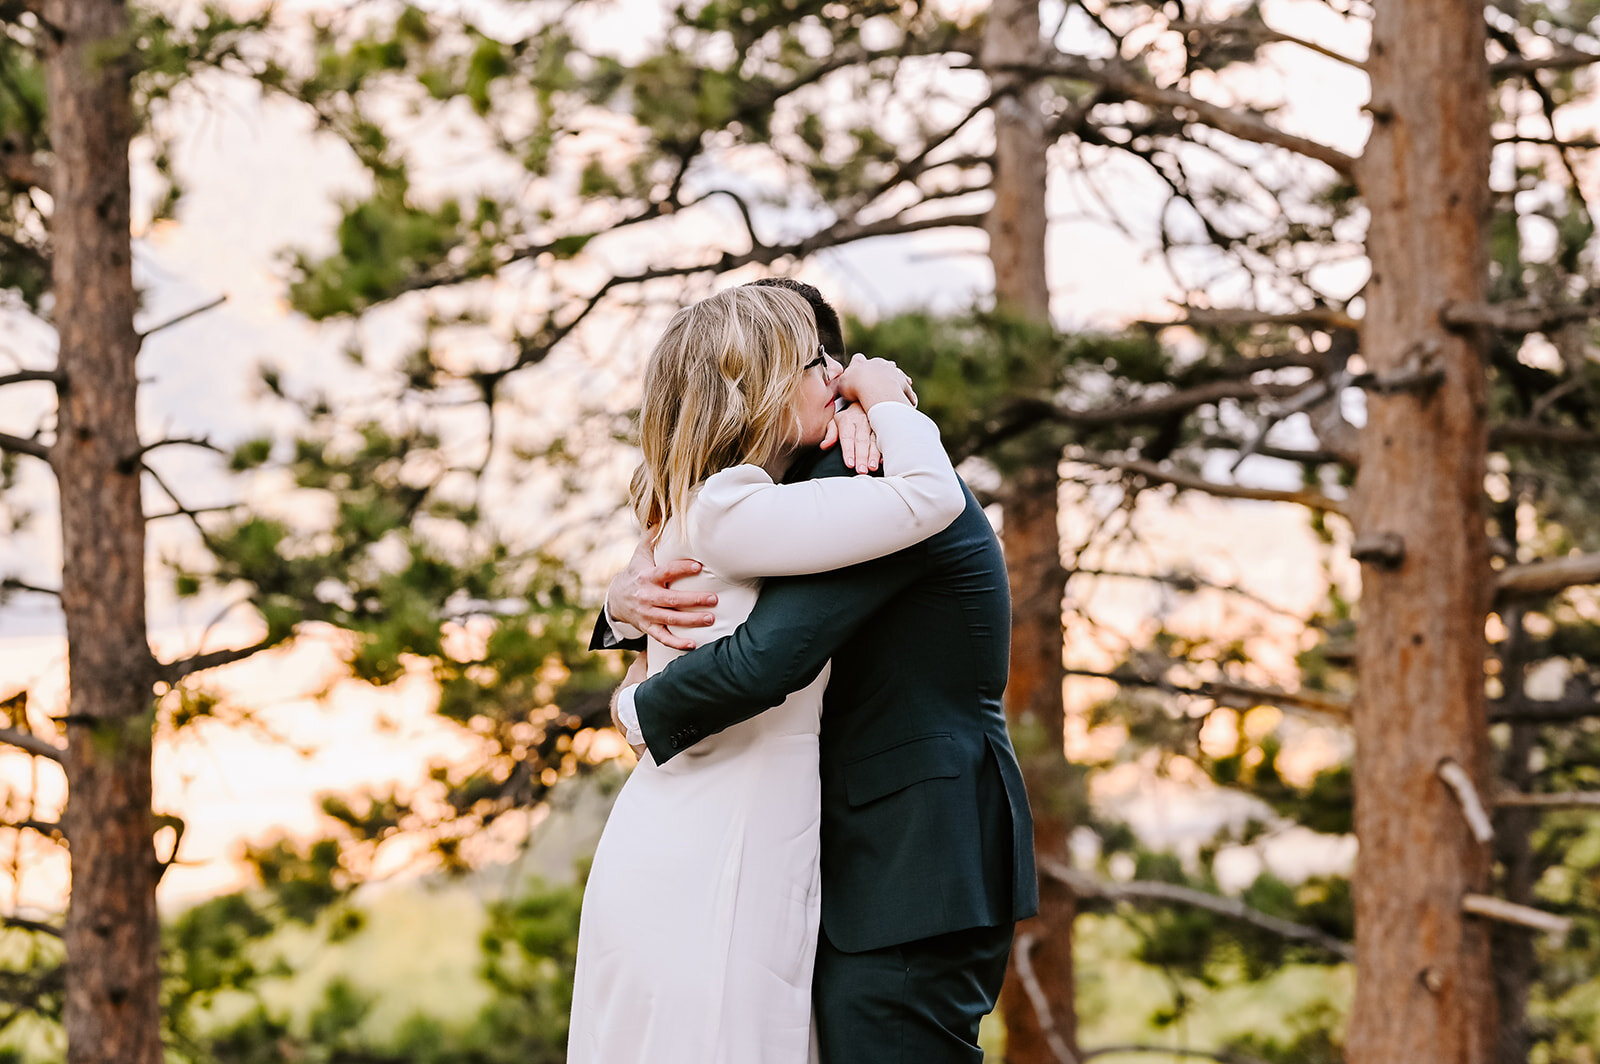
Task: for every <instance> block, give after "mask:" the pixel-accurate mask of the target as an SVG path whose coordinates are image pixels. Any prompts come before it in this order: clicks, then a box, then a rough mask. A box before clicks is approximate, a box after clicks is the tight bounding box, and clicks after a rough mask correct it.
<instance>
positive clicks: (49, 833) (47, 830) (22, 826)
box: [0, 820, 67, 842]
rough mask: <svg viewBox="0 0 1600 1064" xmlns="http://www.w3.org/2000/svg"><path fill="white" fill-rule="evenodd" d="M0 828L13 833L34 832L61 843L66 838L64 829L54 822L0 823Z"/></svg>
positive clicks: (17, 821) (21, 821) (19, 821)
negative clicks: (7, 829)
mask: <svg viewBox="0 0 1600 1064" xmlns="http://www.w3.org/2000/svg"><path fill="white" fill-rule="evenodd" d="M0 828H10V829H11V830H13V831H36V832H38V833H39V834H41V835H43V836H44V837H45V838H47V839H55V840H56V841H58V842H59V841H63V840H65V839H66V837H67V832H66V829H64V828H63V827H62V826H61V825H60V824H58V823H56V822H55V821H54V820H13V821H0Z"/></svg>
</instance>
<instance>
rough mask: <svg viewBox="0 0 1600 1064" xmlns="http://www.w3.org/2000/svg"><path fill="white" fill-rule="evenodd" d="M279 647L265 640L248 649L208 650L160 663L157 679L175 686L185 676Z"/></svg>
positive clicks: (157, 667)
mask: <svg viewBox="0 0 1600 1064" xmlns="http://www.w3.org/2000/svg"><path fill="white" fill-rule="evenodd" d="M277 645H278V644H277V643H273V642H269V641H267V640H265V639H263V640H261V641H260V642H259V643H253V644H251V645H250V646H247V647H231V648H229V649H226V650H208V651H206V652H205V653H204V654H195V655H192V656H190V657H187V658H179V659H177V660H175V661H167V662H160V663H158V664H157V665H156V679H158V680H165V681H166V682H167V683H169V684H175V683H177V682H178V681H179V680H182V679H183V678H184V677H185V676H189V675H192V674H193V673H197V672H204V671H205V670H206V669H215V668H220V667H221V666H223V665H231V664H233V663H234V662H236V661H243V660H244V659H245V658H248V657H250V656H251V655H254V654H259V653H260V652H261V651H263V650H269V649H271V648H272V647H274V646H277Z"/></svg>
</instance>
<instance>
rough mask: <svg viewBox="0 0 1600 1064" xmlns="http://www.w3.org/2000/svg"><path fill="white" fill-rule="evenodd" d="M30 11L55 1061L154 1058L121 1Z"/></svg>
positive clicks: (148, 699)
mask: <svg viewBox="0 0 1600 1064" xmlns="http://www.w3.org/2000/svg"><path fill="white" fill-rule="evenodd" d="M45 18H46V19H47V21H49V22H50V23H51V24H52V25H53V26H54V27H55V28H56V31H57V36H56V40H55V43H54V45H53V46H52V48H51V51H50V55H49V57H48V83H47V87H48V91H49V94H50V96H49V99H50V142H51V146H52V148H53V150H54V152H55V157H56V164H55V183H54V187H53V188H52V190H51V192H52V198H53V200H54V211H53V215H52V219H51V237H52V241H53V246H54V249H55V263H54V275H53V283H54V289H55V309H54V314H53V316H54V320H55V325H56V329H57V332H58V334H59V336H60V368H61V370H62V371H63V372H64V374H65V377H66V386H65V388H64V389H63V394H62V396H61V403H60V415H59V421H58V431H57V442H56V443H55V444H54V446H53V447H52V451H51V464H52V465H53V467H54V469H55V473H56V478H57V481H58V484H59V490H60V499H61V531H62V548H63V551H62V553H63V558H64V568H63V573H62V585H61V605H62V608H63V611H64V612H65V615H66V626H67V640H68V647H69V651H68V653H69V660H68V679H69V683H70V685H71V693H70V696H69V700H68V704H67V742H68V746H67V753H66V757H65V768H66V774H67V790H68V798H67V808H66V814H65V828H66V833H67V838H68V840H69V846H70V849H71V858H72V893H71V899H70V903H69V906H68V909H67V918H66V926H65V932H64V937H65V944H66V951H67V966H68V968H67V971H68V975H67V989H66V1001H65V1026H66V1033H67V1042H68V1049H67V1060H68V1061H69V1064H90V1062H102V1061H104V1062H111V1061H115V1062H116V1064H160V1061H161V1059H162V1050H161V1031H160V1008H159V991H160V985H159V949H160V935H159V925H158V923H157V919H156V903H155V887H156V880H157V865H156V859H155V852H154V846H153V843H152V839H151V816H150V746H151V722H152V717H151V714H152V710H153V699H152V692H151V686H150V680H151V679H153V677H154V668H153V665H154V662H153V659H152V656H151V654H150V648H149V644H148V642H147V639H146V631H145V581H144V551H145V525H144V513H143V509H142V507H141V503H140V495H139V480H140V477H139V461H138V451H139V437H138V430H137V424H136V421H135V416H134V402H135V396H136V394H137V385H136V382H135V378H134V359H135V356H136V355H137V353H138V350H139V339H138V337H137V336H136V335H135V333H134V328H133V314H134V309H135V305H136V304H135V296H134V288H133V276H132V249H131V242H130V235H129V199H130V190H129V183H128V182H129V176H128V144H129V141H130V139H131V137H132V132H133V118H132V108H131V103H130V99H129V78H130V69H131V64H130V61H129V57H128V54H127V51H126V49H127V48H128V47H129V43H128V13H127V11H126V9H125V8H124V5H123V3H122V2H121V0H52V2H50V3H49V4H47V5H46V7H45Z"/></svg>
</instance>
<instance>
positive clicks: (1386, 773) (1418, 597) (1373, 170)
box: [1347, 0, 1495, 1064]
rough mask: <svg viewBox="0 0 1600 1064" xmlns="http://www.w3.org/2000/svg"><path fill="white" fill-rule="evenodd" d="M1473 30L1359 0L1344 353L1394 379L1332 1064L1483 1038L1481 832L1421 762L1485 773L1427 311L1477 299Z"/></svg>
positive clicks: (1380, 1062)
mask: <svg viewBox="0 0 1600 1064" xmlns="http://www.w3.org/2000/svg"><path fill="white" fill-rule="evenodd" d="M1484 35H1485V34H1484V18H1483V10H1482V9H1481V8H1480V7H1475V6H1473V5H1470V4H1459V3H1456V2H1455V0H1407V2H1406V3H1402V4H1378V5H1376V6H1375V16H1374V19H1373V29H1372V49H1371V60H1370V62H1369V63H1368V70H1369V72H1370V75H1371V79H1372V103H1371V105H1370V109H1371V112H1372V117H1373V126H1372V135H1371V138H1370V140H1369V142H1368V145H1367V150H1366V152H1365V154H1364V155H1363V157H1362V160H1361V164H1360V174H1359V176H1360V183H1361V185H1362V187H1363V190H1364V191H1365V193H1366V197H1367V202H1368V204H1369V207H1370V211H1371V230H1370V234H1369V237H1368V242H1367V248H1368V253H1369V255H1370V258H1371V263H1372V281H1371V284H1370V285H1369V286H1368V289H1367V296H1366V298H1367V312H1366V317H1365V322H1364V324H1363V327H1362V354H1363V355H1364V357H1365V358H1366V360H1367V363H1368V365H1369V368H1371V369H1372V370H1374V371H1375V372H1376V373H1377V374H1379V375H1380V376H1383V377H1388V378H1389V381H1388V383H1389V384H1390V385H1391V386H1393V385H1399V386H1400V388H1399V390H1385V391H1384V392H1379V391H1376V390H1374V391H1371V392H1369V394H1368V399H1367V424H1366V428H1365V430H1364V431H1363V432H1362V433H1361V455H1360V457H1361V462H1360V469H1361V471H1360V475H1359V480H1358V483H1357V501H1358V511H1357V515H1356V548H1355V554H1356V556H1357V557H1358V558H1359V559H1360V560H1361V562H1362V568H1361V573H1362V589H1361V623H1360V626H1359V635H1358V637H1357V652H1358V655H1359V665H1360V677H1361V686H1360V693H1359V696H1358V698H1357V700H1356V705H1355V714H1354V724H1355V736H1356V760H1355V794H1356V809H1355V813H1356V816H1355V826H1356V836H1357V838H1358V839H1359V840H1360V855H1359V858H1358V861H1357V865H1356V874H1355V882H1354V896H1355V919H1356V951H1357V957H1356V965H1357V975H1356V994H1355V1001H1354V1004H1353V1008H1352V1013H1351V1020H1350V1030H1349V1036H1348V1044H1347V1057H1348V1060H1349V1061H1350V1064H1414V1062H1416V1061H1421V1060H1426V1061H1429V1062H1431V1064H1487V1062H1488V1061H1490V1060H1491V1059H1492V1057H1493V1053H1494V1047H1495V994H1494V986H1493V982H1492V980H1491V978H1490V972H1489V932H1488V929H1487V928H1486V927H1485V926H1484V925H1483V923H1482V921H1480V920H1478V919H1476V918H1471V917H1464V916H1463V914H1462V910H1461V899H1462V895H1463V894H1465V893H1467V892H1482V891H1485V890H1486V889H1487V887H1488V885H1489V872H1490V855H1489V849H1488V847H1487V846H1485V845H1483V844H1480V843H1478V842H1476V841H1475V840H1474V839H1473V837H1472V835H1471V833H1470V831H1469V829H1468V825H1467V822H1466V820H1465V819H1464V818H1463V817H1462V813H1461V809H1460V808H1459V807H1458V805H1457V802H1456V799H1455V797H1454V796H1453V795H1452V793H1451V792H1450V790H1449V789H1448V788H1446V787H1445V786H1444V785H1443V784H1442V783H1441V781H1440V779H1439V777H1438V776H1437V775H1436V769H1437V767H1438V765H1439V764H1440V762H1441V761H1443V760H1444V759H1446V758H1450V759H1454V760H1455V761H1456V762H1458V763H1460V764H1461V765H1462V766H1463V767H1464V768H1465V769H1466V770H1467V772H1468V773H1469V774H1470V775H1471V777H1472V778H1473V780H1475V781H1476V784H1477V786H1478V788H1479V791H1480V793H1481V794H1483V795H1485V796H1487V794H1488V793H1489V781H1490V776H1489V764H1488V736H1487V727H1486V716H1485V705H1484V668H1483V662H1484V655H1485V652H1486V646H1485V639H1484V620H1485V615H1486V613H1487V609H1488V605H1489V553H1488V545H1487V529H1486V523H1487V514H1486V512H1485V507H1484V496H1483V480H1484V461H1485V459H1484V455H1485V448H1486V445H1487V434H1486V430H1485V423H1484V403H1485V394H1486V383H1485V377H1484V368H1483V360H1482V343H1481V341H1480V340H1479V339H1478V338H1477V337H1475V336H1473V335H1471V334H1469V333H1465V332H1460V331H1451V330H1448V329H1446V328H1444V327H1443V326H1442V325H1441V323H1440V312H1441V310H1442V309H1443V308H1444V306H1445V305H1446V304H1447V303H1450V302H1452V301H1454V302H1459V303H1463V304H1474V305H1475V304H1481V303H1483V302H1485V286H1486V278H1487V267H1486V254H1485V248H1484V242H1483V234H1484V233H1485V232H1486V223H1487V218H1488V212H1489V199H1488V190H1489V126H1488V122H1489V114H1488V104H1487V101H1488V99H1489V78H1488V65H1487V61H1486V59H1485V54H1484ZM1408 380H1409V381H1410V382H1411V383H1410V386H1409V387H1407V386H1405V382H1406V381H1408Z"/></svg>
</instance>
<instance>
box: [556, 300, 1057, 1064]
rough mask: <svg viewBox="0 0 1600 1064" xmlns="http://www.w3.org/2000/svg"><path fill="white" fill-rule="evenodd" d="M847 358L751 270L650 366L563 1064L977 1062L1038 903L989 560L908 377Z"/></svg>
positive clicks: (612, 614)
mask: <svg viewBox="0 0 1600 1064" xmlns="http://www.w3.org/2000/svg"><path fill="white" fill-rule="evenodd" d="M843 352H844V342H843V337H842V335H841V332H840V327H839V318H838V315H837V314H836V313H835V312H834V310H833V308H832V307H831V306H829V305H828V303H827V302H826V301H825V300H824V299H823V298H822V296H821V294H820V293H819V292H818V291H817V290H816V289H815V288H813V287H811V286H810V285H805V284H800V283H798V282H794V281H790V280H787V279H772V280H766V281H758V282H755V283H754V284H750V285H744V286H741V287H737V288H731V289H728V290H726V291H723V292H719V293H718V294H716V295H714V296H711V297H710V298H708V299H704V300H702V301H700V302H699V303H696V304H694V305H693V306H690V307H686V308H684V309H683V310H681V311H679V312H678V313H677V315H676V316H674V317H673V319H672V321H671V323H670V324H669V325H668V326H667V329H666V332H665V333H664V334H663V335H662V337H661V339H660V341H659V342H658V343H657V344H656V346H655V349H654V351H653V352H652V353H651V356H650V361H649V366H648V368H647V370H646V373H645V384H644V399H643V406H642V411H641V437H642V438H641V443H642V447H643V451H644V461H643V464H642V465H641V466H640V468H639V470H638V472H637V473H636V474H635V476H634V481H633V488H632V503H633V509H634V512H635V513H636V514H637V516H638V518H639V521H640V524H641V525H642V526H643V527H644V528H645V529H647V530H648V531H647V532H646V534H645V537H644V539H643V540H642V541H641V543H640V546H639V550H638V551H637V552H636V553H635V554H634V557H633V560H632V561H631V562H630V563H629V566H628V568H627V569H626V570H625V571H624V572H623V573H621V574H620V575H619V576H618V577H617V578H616V580H614V581H613V582H612V585H611V588H610V590H609V593H608V595H607V602H606V609H605V611H604V612H603V613H602V615H601V617H600V620H599V622H598V624H597V625H596V629H595V639H594V642H593V644H592V646H593V647H595V648H596V649H599V648H607V647H615V646H623V647H630V648H643V649H644V650H645V653H644V654H643V655H641V656H640V657H639V658H638V659H637V660H636V661H635V662H634V666H633V668H632V669H630V671H629V673H628V676H627V677H626V679H625V680H624V686H623V688H622V689H621V690H620V691H619V692H618V695H617V697H616V701H615V703H614V706H613V719H614V720H615V722H616V724H617V726H618V728H619V730H621V731H622V732H623V734H624V735H625V736H626V737H627V739H628V742H629V743H630V744H631V745H632V746H633V747H634V749H635V751H636V752H637V753H638V754H639V764H638V766H637V767H636V768H635V769H634V771H633V773H632V774H631V775H630V776H629V778H628V781H627V783H626V785H625V786H624V787H623V788H622V791H621V794H620V795H619V796H618V798H617V802H616V805H615V807H614V808H613V809H612V812H611V815H610V819H609V820H608V821H607V823H606V827H605V832H604V834H603V835H602V837H601V839H600V844H599V847H598V849H597V850H596V852H595V856H594V864H593V866H592V869H591V871H590V875H589V881H588V885H587V888H586V890H585V893H584V901H583V914H582V919H581V924H580V929H579V934H578V959H577V978H576V983H575V986H574V989H573V1006H572V1025H571V1033H570V1036H569V1042H568V1061H569V1062H570V1064H807V1062H808V1061H820V1062H821V1064H857V1062H861V1064H946V1062H949V1064H956V1062H961V1064H970V1062H975V1061H980V1060H981V1059H982V1052H981V1051H980V1050H979V1049H978V1045H977V1038H978V1022H979V1020H980V1019H982V1017H983V1016H984V1014H985V1013H987V1012H989V1011H990V1010H991V1009H992V1008H993V1007H994V1005H995V1001H996V999H997V997H998V995H999V991H1000V984H1001V982H1002V981H1003V979H1004V976H1005V971H1006V958H1007V955H1008V954H1009V952H1010V949H1011V939H1012V928H1013V924H1014V923H1015V922H1016V921H1017V920H1020V919H1022V918H1024V917H1027V916H1031V915H1033V913H1034V912H1035V911H1036V908H1037V884H1036V880H1035V876H1034V863H1033V827H1032V819H1031V817H1030V815H1029V812H1028V800H1027V795H1026V794H1025V793H1024V791H1023V786H1022V776H1021V773H1020V772H1019V770H1018V767H1017V760H1016V756H1015V754H1014V753H1013V751H1012V748H1011V742H1010V740H1009V738H1008V737H1007V734H1006V719H1005V713H1004V711H1003V709H1002V707H1001V693H1002V691H1003V690H1004V688H1005V683H1006V671H1007V662H1008V657H1009V651H1010V636H1011V623H1010V595H1009V592H1008V589H1007V584H1006V571H1005V565H1004V562H1003V560H1002V558H1001V554H1000V544H999V542H998V541H997V540H996V538H995V535H994V532H993V530H992V529H991V528H990V526H989V521H988V519H987V518H986V517H985V516H984V513H983V510H982V508H981V507H980V506H979V505H978V502H977V500H976V499H974V498H973V496H972V493H971V492H970V491H969V490H968V489H967V487H966V485H965V484H963V483H962V481H961V480H960V478H959V477H957V475H956V472H955V470H954V469H953V468H952V467H951V464H950V459H949V457H948V456H947V455H946V454H945V451H944V448H943V446H942V445H941V443H940V440H939V431H938V429H937V428H936V427H935V425H934V423H933V422H932V421H930V420H929V419H928V418H927V417H926V416H925V415H923V414H921V413H919V412H918V411H917V409H916V394H915V392H914V391H913V390H912V387H911V381H910V378H908V377H907V376H906V375H905V374H904V373H902V372H900V370H899V369H898V368H896V366H895V364H894V363H893V362H890V361H887V360H884V359H878V358H866V357H865V356H862V355H856V356H855V357H854V359H852V360H851V361H850V363H849V365H848V367H843V366H841V361H842V360H843V358H844V354H843ZM846 402H847V403H848V405H843V404H844V403H846ZM836 406H839V407H841V408H840V409H837V410H836ZM880 459H881V464H882V470H881V475H879V476H872V475H867V476H863V475H857V474H861V473H868V472H873V471H875V470H876V467H877V466H878V464H879V462H880ZM669 585H670V586H669ZM697 644H698V646H699V649H694V648H695V646H696V645H697Z"/></svg>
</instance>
